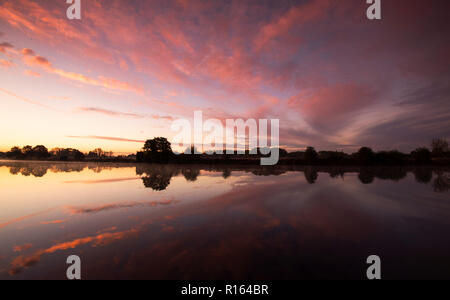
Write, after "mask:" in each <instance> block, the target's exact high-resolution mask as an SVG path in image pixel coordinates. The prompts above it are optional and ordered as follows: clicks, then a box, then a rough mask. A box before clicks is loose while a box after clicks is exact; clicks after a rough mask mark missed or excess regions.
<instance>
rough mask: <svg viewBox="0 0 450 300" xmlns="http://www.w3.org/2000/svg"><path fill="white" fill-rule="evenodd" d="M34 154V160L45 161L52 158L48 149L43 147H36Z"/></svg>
mask: <svg viewBox="0 0 450 300" xmlns="http://www.w3.org/2000/svg"><path fill="white" fill-rule="evenodd" d="M32 152H33V158H36V159H45V158H48V157H49V156H50V154H49V153H48V149H47V148H46V147H45V146H42V145H38V146H36V147H34V148H33V150H32Z"/></svg>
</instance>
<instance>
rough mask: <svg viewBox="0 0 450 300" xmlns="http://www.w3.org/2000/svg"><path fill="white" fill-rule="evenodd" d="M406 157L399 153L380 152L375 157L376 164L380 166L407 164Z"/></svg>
mask: <svg viewBox="0 0 450 300" xmlns="http://www.w3.org/2000/svg"><path fill="white" fill-rule="evenodd" d="M405 159H406V155H405V154H403V153H401V152H399V151H396V150H394V151H380V152H377V153H376V155H375V161H376V163H378V164H380V165H391V166H400V165H403V164H404V163H405Z"/></svg>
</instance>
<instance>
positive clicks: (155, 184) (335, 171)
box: [0, 161, 450, 192]
mask: <svg viewBox="0 0 450 300" xmlns="http://www.w3.org/2000/svg"><path fill="white" fill-rule="evenodd" d="M2 166H3V167H8V168H9V172H10V173H11V174H12V175H18V174H21V175H23V176H31V175H32V176H34V177H43V176H45V175H46V174H47V173H48V172H52V173H61V172H65V173H70V172H82V171H83V170H85V169H87V170H91V171H93V172H95V173H101V172H103V171H105V170H112V169H114V168H121V167H133V168H136V175H139V176H140V177H141V178H142V182H143V184H144V186H145V187H146V188H151V189H153V190H155V191H164V190H165V189H166V188H167V187H168V186H169V185H170V182H171V179H172V177H174V176H179V175H180V174H181V175H183V176H184V178H185V179H186V181H188V182H195V181H196V180H197V178H198V176H199V175H200V172H201V171H202V170H204V171H210V172H222V177H223V178H224V179H227V178H228V177H230V176H231V175H232V172H233V171H237V172H242V171H243V172H248V173H251V174H253V175H255V176H279V175H283V174H286V173H288V172H303V173H304V176H305V179H306V181H307V182H308V183H310V184H314V183H315V182H316V181H317V179H318V177H319V173H328V175H329V176H330V177H331V178H338V177H340V178H344V177H345V174H349V173H357V174H358V178H359V180H360V182H361V183H363V184H371V183H373V182H374V180H375V179H380V180H392V181H400V180H403V179H405V178H406V177H407V175H408V173H412V174H414V178H415V180H416V182H418V183H424V184H428V183H430V182H431V181H432V180H433V173H434V174H435V179H434V181H433V184H432V186H433V189H434V190H435V191H436V192H446V191H449V189H450V179H449V168H445V167H444V168H442V167H441V168H437V169H436V168H431V167H324V166H319V167H315V166H278V167H258V166H256V167H255V166H223V165H216V166H208V165H150V164H137V165H134V164H120V163H116V164H108V163H54V164H51V163H45V162H17V161H10V162H5V161H4V162H0V167H2ZM129 179H133V178H129ZM124 180H127V179H124Z"/></svg>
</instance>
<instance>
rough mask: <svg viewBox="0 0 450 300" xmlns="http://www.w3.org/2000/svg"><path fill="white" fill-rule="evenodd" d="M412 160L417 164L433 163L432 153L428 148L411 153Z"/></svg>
mask: <svg viewBox="0 0 450 300" xmlns="http://www.w3.org/2000/svg"><path fill="white" fill-rule="evenodd" d="M411 158H412V160H413V161H414V162H415V163H416V164H428V163H430V162H431V152H430V150H428V149H427V148H417V149H416V150H414V151H413V152H411Z"/></svg>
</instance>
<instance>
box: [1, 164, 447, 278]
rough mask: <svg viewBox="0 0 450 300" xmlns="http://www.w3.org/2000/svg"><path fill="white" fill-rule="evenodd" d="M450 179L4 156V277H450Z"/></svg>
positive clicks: (426, 172) (386, 172)
mask: <svg viewBox="0 0 450 300" xmlns="http://www.w3.org/2000/svg"><path fill="white" fill-rule="evenodd" d="M449 174H450V173H449V172H448V170H445V169H437V170H433V169H429V168H406V169H402V168H372V169H364V168H325V167H320V168H312V167H310V168H307V167H298V168H297V169H293V168H291V169H290V168H286V167H284V168H277V169H272V168H259V167H232V166H230V167H217V168H216V167H211V166H209V167H208V166H150V165H137V166H136V165H126V164H117V165H114V164H84V163H67V164H64V163H39V162H31V163H30V162H0V279H46V278H54V279H65V278H66V269H67V265H66V259H67V257H68V256H69V255H78V256H79V257H80V258H81V261H82V277H83V279H135V278H140V279H321V278H331V279H347V278H357V279H358V278H361V279H364V278H365V276H366V269H367V267H368V265H367V264H366V259H367V257H368V256H369V255H373V254H375V255H378V256H380V257H381V260H382V276H383V278H385V279H397V278H443V279H450V197H449V196H450V193H449V188H450V175H449Z"/></svg>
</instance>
